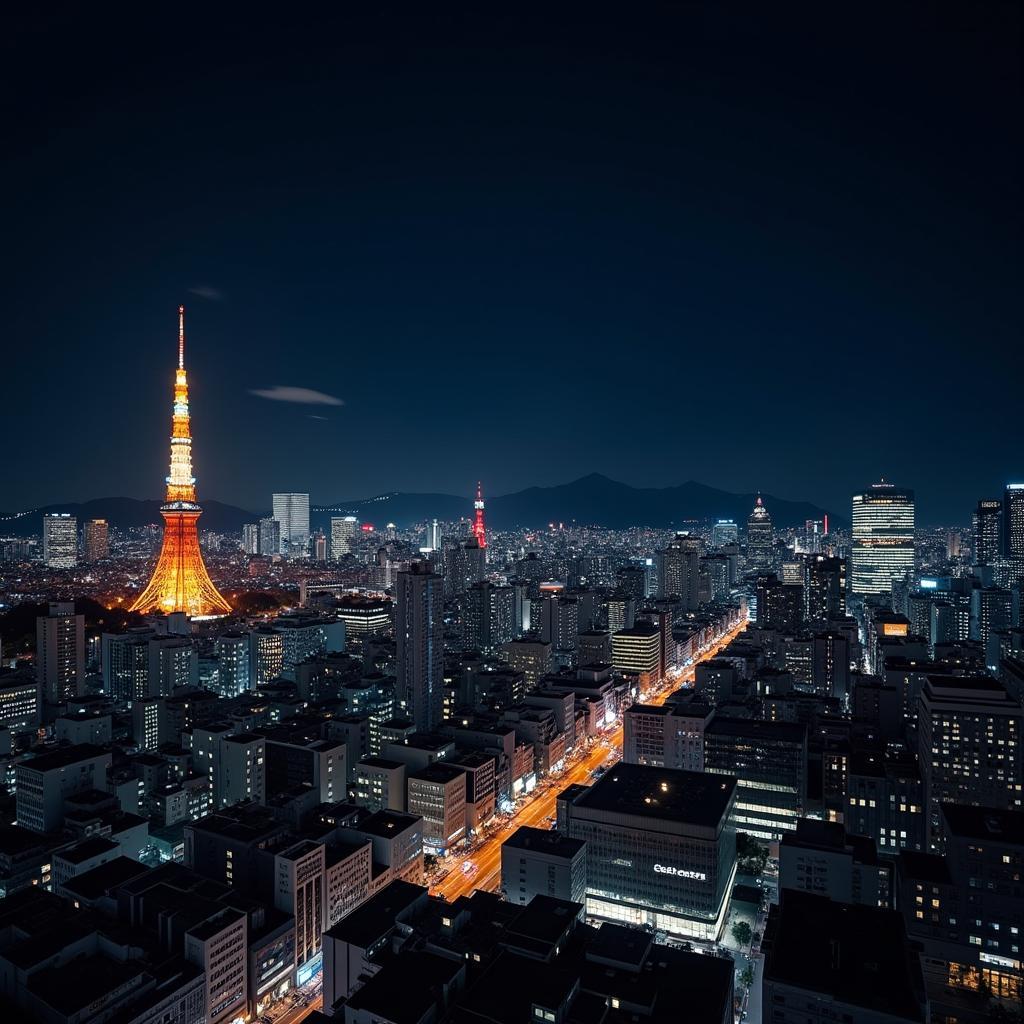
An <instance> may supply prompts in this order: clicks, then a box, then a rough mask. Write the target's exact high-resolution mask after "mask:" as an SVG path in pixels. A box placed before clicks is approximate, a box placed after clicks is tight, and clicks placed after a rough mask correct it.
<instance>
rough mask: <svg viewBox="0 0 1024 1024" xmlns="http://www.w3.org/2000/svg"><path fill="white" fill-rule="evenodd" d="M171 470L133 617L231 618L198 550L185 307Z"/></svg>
mask: <svg viewBox="0 0 1024 1024" xmlns="http://www.w3.org/2000/svg"><path fill="white" fill-rule="evenodd" d="M171 424H172V427H171V471H170V473H169V474H168V476H167V492H166V496H165V498H166V500H165V501H164V504H163V505H161V507H160V514H161V515H162V516H163V517H164V541H163V545H162V547H161V548H160V557H159V559H158V560H157V563H156V567H155V568H154V569H153V575H152V577H151V578H150V581H149V585H148V586H147V587H146V589H145V590H144V591H143V592H142V593H141V594H140V595H139V596H138V598H137V599H136V600H135V603H134V604H133V605H132V607H131V610H132V611H133V612H154V611H159V612H165V613H167V612H187V613H188V614H189V615H192V616H205V615H226V614H227V613H228V612H230V611H231V605H229V604H228V602H227V601H226V600H225V599H224V598H223V596H222V595H221V594H220V592H219V591H218V590H217V588H216V587H215V586H214V585H213V581H212V580H211V579H210V574H209V573H208V572H207V571H206V563H205V562H204V561H203V553H202V552H201V551H200V550H199V531H198V529H197V526H196V524H197V522H198V520H199V516H200V514H201V513H202V511H203V510H202V508H201V507H200V506H199V504H198V503H197V502H196V478H195V477H194V476H193V475H192V430H191V426H190V422H189V412H188V380H187V378H186V376H185V307H184V306H179V307H178V368H177V370H176V371H175V375H174V412H173V417H172V420H171Z"/></svg>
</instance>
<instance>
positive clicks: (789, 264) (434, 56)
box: [0, 3, 1024, 521]
mask: <svg viewBox="0 0 1024 1024" xmlns="http://www.w3.org/2000/svg"><path fill="white" fill-rule="evenodd" d="M213 6H216V5H213ZM355 6H356V5H344V4H343V5H338V8H339V11H340V12H342V13H335V14H333V15H322V16H313V15H312V14H309V13H303V12H301V11H298V10H297V11H296V13H294V14H293V13H292V12H291V10H290V9H289V8H287V7H285V8H280V9H279V11H278V13H277V14H276V17H277V19H278V20H276V21H269V20H263V19H262V18H260V17H254V14H253V11H254V9H253V8H251V7H250V8H243V7H241V6H239V7H237V8H236V9H233V10H232V11H230V12H229V11H228V9H227V8H226V7H224V8H222V9H221V10H219V11H217V10H213V9H212V7H211V5H207V6H206V7H205V8H199V7H195V8H192V7H189V6H187V5H185V6H175V7H173V8H165V9H163V11H162V13H160V14H159V15H158V14H156V13H142V14H137V15H135V16H134V18H133V19H124V20H121V19H118V20H113V19H111V20H109V21H105V20H104V15H103V14H102V13H100V14H97V13H96V8H92V9H90V10H89V11H88V12H87V13H77V12H74V11H72V12H71V13H67V14H63V15H56V16H53V17H50V18H48V19H46V20H42V19H39V20H34V21H26V22H23V23H22V24H21V25H20V27H19V26H17V25H16V26H14V31H8V32H7V33H6V40H5V42H4V43H3V46H4V51H3V53H2V56H3V59H4V62H5V65H6V67H7V70H8V71H9V72H11V73H12V75H13V78H12V81H13V86H12V87H11V88H8V89H6V90H5V92H6V94H7V95H6V99H5V101H4V102H5V103H6V104H8V109H7V110H6V112H5V118H6V128H5V134H6V135H7V139H6V145H7V146H8V147H11V146H13V160H11V159H8V160H6V161H5V166H4V168H3V171H2V174H3V182H2V184H3V192H4V196H5V199H6V200H8V202H7V203H5V205H6V206H8V207H9V209H8V211H7V213H6V214H5V218H4V220H5V225H4V234H5V236H6V245H5V246H4V255H3V257H2V259H3V267H2V271H3V276H2V280H3V284H4V293H5V298H4V308H5V319H6V325H5V334H6V339H5V345H4V351H5V358H4V361H3V379H4V385H5V386H4V393H3V394H4V401H3V414H2V415H3V423H4V426H5V441H6V444H5V445H4V485H3V487H2V489H0V490H2V493H3V498H2V500H0V510H7V509H14V508H21V507H27V506H30V505H33V504H38V503H46V502H51V501H59V500H78V499H85V498H91V497H99V496H104V495H112V494H127V495H131V496H137V497H156V496H159V495H160V493H161V481H162V478H163V476H164V474H165V473H166V460H167V441H166V438H167V434H168V430H169V417H170V387H171V371H172V366H173V360H174V355H175V323H174V320H175V307H176V305H177V303H178V302H179V301H184V302H185V303H186V305H187V306H188V308H189V324H188V326H189V334H190V345H189V367H190V370H191V383H192V393H193V412H194V417H193V424H194V431H195V435H196V460H195V461H196V470H197V475H198V477H199V491H200V497H201V498H202V497H206V498H219V499H221V500H225V501H231V502H235V503H238V504H242V505H246V506H249V507H255V508H260V507H264V506H266V505H267V504H268V496H269V493H270V492H271V491H272V490H276V489H301V490H307V489H308V490H309V491H311V492H312V494H313V498H314V501H328V500H333V499H338V498H343V497H360V496H366V495H369V494H372V493H376V492H380V491H385V490H393V489H401V490H443V491H466V492H468V491H469V490H470V488H471V486H472V484H473V482H474V481H475V480H476V479H477V477H478V476H479V477H483V479H484V480H485V483H486V487H487V489H488V490H489V491H490V492H491V493H500V492H505V491H509V490H514V489H518V488H520V487H523V486H528V485H531V484H552V483H559V482H563V481H566V480H569V479H572V478H574V477H577V476H580V475H583V474H584V473H588V472H591V471H600V472H603V473H606V474H608V475H610V476H612V477H616V478H618V479H622V480H624V481H626V482H628V483H633V484H638V485H655V486H656V485H667V484H674V483H680V482H682V481H684V480H686V479H697V480H700V481H703V482H705V483H708V484H712V485H715V486H720V487H724V488H727V489H731V490H742V491H749V490H751V489H754V488H762V489H764V490H767V491H770V492H772V493H775V494H778V495H780V496H784V497H788V498H806V499H808V500H813V501H816V502H818V503H819V504H822V505H825V506H831V507H837V508H842V509H846V508H847V507H848V495H849V494H850V492H851V491H852V490H853V489H855V488H857V487H859V486H861V485H863V484H865V483H867V482H869V481H870V480H872V479H874V478H877V477H878V476H879V475H883V474H884V475H885V476H887V477H889V478H891V479H895V480H897V481H898V482H900V483H901V484H905V485H907V486H912V487H915V488H916V489H917V491H918V494H919V499H920V506H921V512H922V515H921V518H922V520H924V521H936V520H963V519H966V518H967V516H968V515H969V511H970V507H971V505H972V504H973V502H974V501H975V500H976V498H977V497H979V496H981V495H983V494H994V493H998V491H999V490H1000V489H1001V487H1002V484H1003V482H1004V481H1005V480H1006V479H1007V478H1010V477H1014V476H1016V477H1020V476H1024V455H1022V446H1021V440H1020V428H1019V418H1020V394H1021V385H1022V383H1024V365H1022V363H1024V360H1022V356H1021V317H1020V299H1019V289H1020V281H1021V263H1022V260H1021V191H1020V182H1021V180H1022V178H1021V174H1022V160H1021V141H1020V125H1021V123H1022V113H1024V103H1022V95H1021V71H1022V68H1021V54H1020V45H1021V44H1020V40H1021V17H1020V10H1019V8H1018V6H1017V5H1016V4H1010V3H1007V4H1002V5H1001V4H998V3H990V4H985V5H971V6H968V5H963V4H959V5H950V6H949V7H944V6H942V5H934V4H928V5H921V6H919V7H917V6H913V5H904V4H890V3H886V4H878V5H870V4H868V5H856V6H854V7H849V6H847V7H845V8H842V9H841V10H840V9H837V8H835V7H834V6H833V5H827V4H826V5H823V4H815V5H808V6H800V5H781V6H783V7H784V8H785V9H784V10H783V11H782V12H781V13H780V12H779V11H778V10H775V9H772V10H771V11H770V12H769V11H768V9H767V8H766V7H764V6H763V5H762V7H761V8H760V13H759V14H756V15H752V16H751V17H749V18H748V17H741V16H739V15H738V14H737V13H733V14H729V13H728V12H727V11H725V10H724V9H723V8H725V7H727V6H728V7H730V9H731V10H733V11H734V12H735V11H736V10H738V8H734V7H732V5H721V4H708V5H707V6H703V7H702V6H686V5H679V4H672V5H667V4H666V5H657V4H650V5H632V6H628V5H627V6H625V7H624V6H621V5H620V6H617V7H613V6H612V5H608V6H607V7H603V6H600V5H591V6H579V7H569V6H560V7H559V8H558V9H557V10H552V8H555V7H556V5H537V6H536V7H535V8H533V9H532V10H531V11H527V12H525V13H524V12H521V11H516V12H515V13H514V14H513V13H508V14H507V15H505V16H500V15H498V14H496V13H495V12H494V11H493V10H485V8H489V7H491V6H492V5H482V6H478V8H477V9H476V11H475V12H472V13H455V8H454V7H451V6H448V5H415V6H413V5H408V6H404V5H398V4H376V5H364V6H365V7H367V8H377V10H372V11H370V10H363V11H359V12H356V11H354V10H353V11H349V10H348V9H349V8H354V7H355ZM439 8H440V9H441V10H440V13H439V10H438V9H439ZM510 12H511V8H510ZM97 19H98V20H97ZM277 385H286V386H294V387H305V388H313V389H317V390H320V391H323V392H325V393H327V394H330V395H334V396H338V397H340V398H341V399H343V400H344V403H345V404H344V405H343V406H307V405H299V404H292V403H284V402H274V401H268V400H266V399H263V398H259V397H257V396H254V395H252V394H251V393H250V392H251V390H254V389H268V388H272V387H274V386H277ZM311 415H312V416H319V417H324V418H322V419H313V418H310V417H311Z"/></svg>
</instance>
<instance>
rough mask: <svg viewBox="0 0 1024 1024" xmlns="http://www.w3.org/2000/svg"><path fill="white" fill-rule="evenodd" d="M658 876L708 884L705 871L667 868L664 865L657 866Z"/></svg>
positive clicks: (655, 866)
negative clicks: (668, 876) (692, 879)
mask: <svg viewBox="0 0 1024 1024" xmlns="http://www.w3.org/2000/svg"><path fill="white" fill-rule="evenodd" d="M654 873H655V874H656V875H675V877H676V878H695V879H696V880H697V881H698V882H706V881H707V880H708V876H707V875H706V874H704V872H703V871H687V870H686V868H674V867H671V866H669V867H666V866H665V865H664V864H655V865H654Z"/></svg>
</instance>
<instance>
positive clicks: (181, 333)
mask: <svg viewBox="0 0 1024 1024" xmlns="http://www.w3.org/2000/svg"><path fill="white" fill-rule="evenodd" d="M178 369H179V370H184V369H185V307H184V306H179V307H178Z"/></svg>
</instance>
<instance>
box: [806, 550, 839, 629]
mask: <svg viewBox="0 0 1024 1024" xmlns="http://www.w3.org/2000/svg"><path fill="white" fill-rule="evenodd" d="M806 579H807V582H806V587H805V589H804V614H805V617H806V619H807V621H808V622H827V621H828V620H829V619H841V618H844V617H845V615H846V584H847V580H846V559H845V558H825V557H824V556H823V555H815V556H813V557H812V558H810V559H809V560H808V562H807V577H806Z"/></svg>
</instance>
